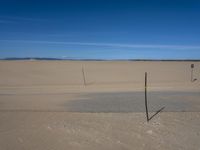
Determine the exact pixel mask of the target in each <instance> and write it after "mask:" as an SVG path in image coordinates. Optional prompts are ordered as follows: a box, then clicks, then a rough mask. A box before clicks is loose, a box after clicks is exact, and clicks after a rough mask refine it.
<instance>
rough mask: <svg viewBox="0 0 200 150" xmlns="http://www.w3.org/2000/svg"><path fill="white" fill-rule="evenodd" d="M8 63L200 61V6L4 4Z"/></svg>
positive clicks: (165, 2) (0, 40) (132, 0)
mask: <svg viewBox="0 0 200 150" xmlns="http://www.w3.org/2000/svg"><path fill="white" fill-rule="evenodd" d="M5 57H53V58H72V59H73V58H78V59H200V1H199V0H137V1H136V0H65V1H64V0H63V1H61V0H56V1H53V0H48V1H39V0H34V1H32V0H1V1H0V58H5Z"/></svg>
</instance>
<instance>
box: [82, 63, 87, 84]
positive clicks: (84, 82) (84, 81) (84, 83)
mask: <svg viewBox="0 0 200 150" xmlns="http://www.w3.org/2000/svg"><path fill="white" fill-rule="evenodd" d="M82 74H83V82H84V86H86V80H85V72H84V68H83V67H82Z"/></svg>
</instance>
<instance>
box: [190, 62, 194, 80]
mask: <svg viewBox="0 0 200 150" xmlns="http://www.w3.org/2000/svg"><path fill="white" fill-rule="evenodd" d="M193 69H194V64H191V82H193Z"/></svg>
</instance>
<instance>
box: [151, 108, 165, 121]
mask: <svg viewBox="0 0 200 150" xmlns="http://www.w3.org/2000/svg"><path fill="white" fill-rule="evenodd" d="M164 108H165V107H162V108H161V109H159V110H158V111H156V113H155V114H153V115H152V116H151V117H150V118H149V120H148V121H150V120H151V119H153V117H155V116H156V115H157V114H158V113H160V112H161V111H162V110H163V109H164Z"/></svg>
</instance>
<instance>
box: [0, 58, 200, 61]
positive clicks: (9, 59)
mask: <svg viewBox="0 0 200 150" xmlns="http://www.w3.org/2000/svg"><path fill="white" fill-rule="evenodd" d="M0 60H1V61H2V60H7V61H18V60H19V61H21V60H22V61H23V60H28V61H195V62H199V61H200V59H61V58H31V57H27V58H2V59H0Z"/></svg>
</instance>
